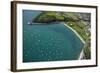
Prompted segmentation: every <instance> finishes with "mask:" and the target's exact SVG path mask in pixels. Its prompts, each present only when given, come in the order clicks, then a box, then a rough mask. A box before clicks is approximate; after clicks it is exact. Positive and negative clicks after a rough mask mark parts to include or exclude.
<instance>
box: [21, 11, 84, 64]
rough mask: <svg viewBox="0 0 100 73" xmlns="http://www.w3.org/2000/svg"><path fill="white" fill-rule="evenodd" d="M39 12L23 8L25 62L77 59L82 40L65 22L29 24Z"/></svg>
mask: <svg viewBox="0 0 100 73" xmlns="http://www.w3.org/2000/svg"><path fill="white" fill-rule="evenodd" d="M38 14H40V11H33V10H23V62H24V63H25V62H40V61H62V60H77V59H78V57H79V55H80V52H81V51H82V48H83V46H84V44H83V43H82V41H81V40H80V39H79V38H78V37H77V36H76V34H75V33H74V32H73V31H72V30H70V29H69V28H67V27H66V26H65V25H64V24H63V23H51V24H40V25H38V24H35V23H34V24H35V25H34V24H33V25H29V24H28V22H29V21H32V19H34V18H35V17H36V16H37V15H38Z"/></svg>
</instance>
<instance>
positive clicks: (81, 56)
mask: <svg viewBox="0 0 100 73" xmlns="http://www.w3.org/2000/svg"><path fill="white" fill-rule="evenodd" d="M63 23H64V22H63ZM64 25H65V26H66V27H68V28H69V29H71V30H72V31H73V32H74V33H75V34H76V36H77V37H79V39H80V40H81V41H82V42H83V44H85V41H84V40H83V39H82V38H81V36H80V35H79V34H78V33H77V32H76V31H75V30H74V29H72V28H71V27H69V26H68V25H67V24H66V23H64ZM83 56H84V53H83V49H82V51H81V53H80V56H79V58H78V59H79V60H81V59H82V58H83Z"/></svg>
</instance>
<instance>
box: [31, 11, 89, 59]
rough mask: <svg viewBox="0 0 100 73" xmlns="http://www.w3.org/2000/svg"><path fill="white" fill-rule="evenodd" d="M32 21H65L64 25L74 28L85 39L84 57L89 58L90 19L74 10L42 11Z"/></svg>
mask: <svg viewBox="0 0 100 73" xmlns="http://www.w3.org/2000/svg"><path fill="white" fill-rule="evenodd" d="M32 22H36V23H51V22H65V23H66V25H68V26H70V27H71V28H72V29H74V30H75V31H76V32H77V33H78V34H79V35H80V36H81V38H82V39H83V40H84V41H85V44H84V48H83V49H84V54H85V55H84V58H85V59H90V58H91V49H90V46H91V45H90V41H91V38H90V36H91V33H90V27H91V26H90V23H89V22H90V20H89V19H88V20H87V18H82V16H81V14H80V13H75V12H55V11H42V12H41V13H40V14H39V15H38V16H37V17H36V18H35V19H34V20H33V21H32Z"/></svg>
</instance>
